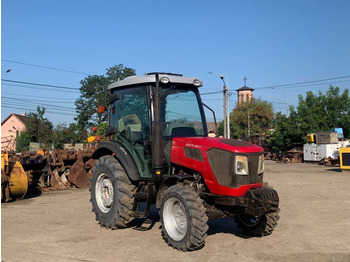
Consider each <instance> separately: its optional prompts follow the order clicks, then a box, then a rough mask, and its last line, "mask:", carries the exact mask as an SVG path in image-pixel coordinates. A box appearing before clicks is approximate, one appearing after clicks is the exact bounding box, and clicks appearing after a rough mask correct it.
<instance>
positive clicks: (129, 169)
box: [92, 141, 140, 181]
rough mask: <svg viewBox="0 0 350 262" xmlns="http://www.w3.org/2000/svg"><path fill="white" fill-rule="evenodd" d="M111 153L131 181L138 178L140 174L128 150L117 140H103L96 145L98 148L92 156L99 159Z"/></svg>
mask: <svg viewBox="0 0 350 262" xmlns="http://www.w3.org/2000/svg"><path fill="white" fill-rule="evenodd" d="M106 155H113V156H114V157H115V158H116V159H118V161H119V163H120V164H121V165H122V166H123V168H124V169H125V172H126V174H127V175H128V177H129V178H130V179H131V180H133V181H139V180H140V174H139V172H138V169H137V166H136V164H135V162H134V160H133V158H132V156H131V155H130V152H128V150H127V149H126V148H125V147H124V146H123V145H121V144H120V143H118V142H115V141H104V142H101V143H100V144H99V145H98V148H97V149H96V150H95V151H94V152H93V154H92V158H93V159H99V158H100V157H102V156H106Z"/></svg>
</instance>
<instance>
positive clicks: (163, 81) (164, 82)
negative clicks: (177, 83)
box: [160, 76, 170, 84]
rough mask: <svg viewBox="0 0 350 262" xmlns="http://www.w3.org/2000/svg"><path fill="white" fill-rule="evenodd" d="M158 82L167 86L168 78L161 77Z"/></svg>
mask: <svg viewBox="0 0 350 262" xmlns="http://www.w3.org/2000/svg"><path fill="white" fill-rule="evenodd" d="M160 82H162V83H163V84H167V83H169V82H170V80H169V78H167V77H165V76H163V77H162V78H161V79H160Z"/></svg>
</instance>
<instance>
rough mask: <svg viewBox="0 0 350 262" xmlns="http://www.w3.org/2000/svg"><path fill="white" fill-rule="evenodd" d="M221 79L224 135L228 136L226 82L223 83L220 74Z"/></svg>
mask: <svg viewBox="0 0 350 262" xmlns="http://www.w3.org/2000/svg"><path fill="white" fill-rule="evenodd" d="M220 78H221V80H222V81H223V82H224V86H223V94H224V98H223V100H224V137H225V138H228V133H227V117H226V116H227V107H226V91H227V90H226V84H225V80H224V77H223V76H222V75H221V76H220Z"/></svg>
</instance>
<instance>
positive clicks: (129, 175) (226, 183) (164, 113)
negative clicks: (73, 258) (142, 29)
mask: <svg viewBox="0 0 350 262" xmlns="http://www.w3.org/2000/svg"><path fill="white" fill-rule="evenodd" d="M201 86H202V82H201V81H200V80H198V79H197V78H190V77H183V76H182V75H179V74H170V73H149V74H145V75H144V76H131V77H127V78H125V79H124V80H121V81H117V82H114V83H112V84H110V85H109V86H108V88H109V90H110V94H111V95H110V100H109V127H108V129H107V131H106V136H107V141H104V142H101V143H100V144H99V146H98V148H97V150H96V151H95V152H94V154H93V158H94V159H98V161H97V163H96V167H95V168H94V170H93V176H92V179H91V187H90V191H91V202H92V207H93V211H94V212H95V214H96V220H97V221H98V223H99V224H100V225H101V226H103V227H107V228H112V229H115V228H125V227H128V226H130V225H132V222H133V220H134V219H135V218H147V217H148V215H149V212H150V207H151V205H152V204H155V206H156V207H157V208H158V209H160V212H159V213H160V222H161V225H162V235H163V238H164V239H165V241H166V242H167V243H168V244H169V245H170V246H172V247H173V248H176V249H178V250H182V251H191V250H196V249H199V248H201V247H203V246H204V241H205V238H206V236H207V231H208V224H207V222H208V220H209V219H215V218H221V217H225V216H233V217H234V221H235V223H237V224H238V226H239V228H241V229H242V231H243V232H245V233H247V234H249V235H252V236H266V235H269V234H271V233H272V231H273V230H274V228H275V227H276V225H277V221H278V219H279V216H278V213H279V208H278V204H279V197H278V194H277V192H276V191H275V190H273V189H272V188H269V187H266V186H264V184H263V173H264V154H263V149H262V148H261V147H259V146H256V145H253V144H249V143H246V142H242V141H237V140H233V139H225V138H215V137H214V138H212V137H208V135H207V134H208V130H207V124H206V119H205V115H204V108H203V106H204V104H203V103H202V101H201V98H200V95H199V91H198V88H199V87H201Z"/></svg>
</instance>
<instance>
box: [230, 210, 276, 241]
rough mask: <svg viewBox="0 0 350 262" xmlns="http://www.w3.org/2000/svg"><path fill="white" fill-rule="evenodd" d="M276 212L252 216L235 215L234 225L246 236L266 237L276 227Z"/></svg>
mask: <svg viewBox="0 0 350 262" xmlns="http://www.w3.org/2000/svg"><path fill="white" fill-rule="evenodd" d="M279 218H280V217H279V215H278V212H273V213H268V214H264V215H262V216H252V215H247V214H238V215H235V223H236V224H237V225H238V227H239V228H240V229H241V230H242V231H243V232H244V233H245V234H247V235H249V236H253V237H262V236H268V235H270V234H271V233H272V231H273V230H274V229H275V227H276V226H277V221H278V220H279Z"/></svg>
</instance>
